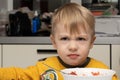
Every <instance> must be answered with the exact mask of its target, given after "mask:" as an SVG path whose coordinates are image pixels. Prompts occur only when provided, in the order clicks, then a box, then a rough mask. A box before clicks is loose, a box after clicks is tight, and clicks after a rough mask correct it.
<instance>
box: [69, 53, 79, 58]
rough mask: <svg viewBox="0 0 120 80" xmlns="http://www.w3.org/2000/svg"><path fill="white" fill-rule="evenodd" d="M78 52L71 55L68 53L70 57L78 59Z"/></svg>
mask: <svg viewBox="0 0 120 80" xmlns="http://www.w3.org/2000/svg"><path fill="white" fill-rule="evenodd" d="M78 56H79V55H78V54H70V55H68V57H69V58H71V59H76V58H78Z"/></svg>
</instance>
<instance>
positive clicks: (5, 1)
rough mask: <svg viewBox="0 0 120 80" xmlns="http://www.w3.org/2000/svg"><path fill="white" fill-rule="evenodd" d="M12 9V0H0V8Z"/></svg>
mask: <svg viewBox="0 0 120 80" xmlns="http://www.w3.org/2000/svg"><path fill="white" fill-rule="evenodd" d="M1 9H5V10H8V11H10V10H12V9H13V0H0V10H1Z"/></svg>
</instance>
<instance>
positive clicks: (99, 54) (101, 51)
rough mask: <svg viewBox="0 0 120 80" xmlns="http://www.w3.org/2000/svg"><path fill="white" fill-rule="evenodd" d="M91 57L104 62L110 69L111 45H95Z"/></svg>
mask: <svg viewBox="0 0 120 80" xmlns="http://www.w3.org/2000/svg"><path fill="white" fill-rule="evenodd" d="M89 56H90V57H93V58H95V59H97V60H100V61H102V62H103V63H105V64H106V65H107V66H108V67H110V46H109V45H94V46H93V48H92V49H91V51H90V53H89Z"/></svg>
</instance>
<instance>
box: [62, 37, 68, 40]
mask: <svg viewBox="0 0 120 80" xmlns="http://www.w3.org/2000/svg"><path fill="white" fill-rule="evenodd" d="M60 40H69V38H68V37H62V38H60Z"/></svg>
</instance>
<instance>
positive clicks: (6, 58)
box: [3, 45, 57, 67]
mask: <svg viewBox="0 0 120 80" xmlns="http://www.w3.org/2000/svg"><path fill="white" fill-rule="evenodd" d="M46 48H47V49H53V47H52V45H3V67H10V66H17V67H27V66H30V65H34V64H35V63H36V62H37V61H38V60H39V59H40V58H44V57H48V56H53V55H57V54H55V53H48V54H47V53H45V54H44V53H43V54H42V53H41V54H37V49H46Z"/></svg>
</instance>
